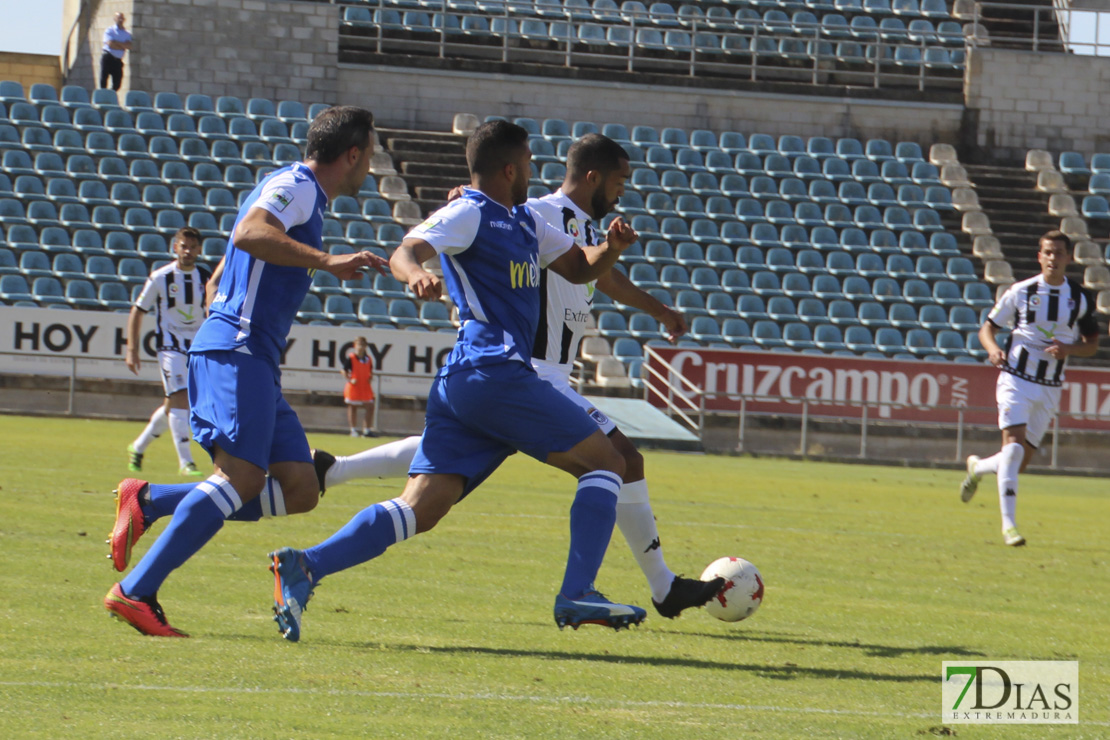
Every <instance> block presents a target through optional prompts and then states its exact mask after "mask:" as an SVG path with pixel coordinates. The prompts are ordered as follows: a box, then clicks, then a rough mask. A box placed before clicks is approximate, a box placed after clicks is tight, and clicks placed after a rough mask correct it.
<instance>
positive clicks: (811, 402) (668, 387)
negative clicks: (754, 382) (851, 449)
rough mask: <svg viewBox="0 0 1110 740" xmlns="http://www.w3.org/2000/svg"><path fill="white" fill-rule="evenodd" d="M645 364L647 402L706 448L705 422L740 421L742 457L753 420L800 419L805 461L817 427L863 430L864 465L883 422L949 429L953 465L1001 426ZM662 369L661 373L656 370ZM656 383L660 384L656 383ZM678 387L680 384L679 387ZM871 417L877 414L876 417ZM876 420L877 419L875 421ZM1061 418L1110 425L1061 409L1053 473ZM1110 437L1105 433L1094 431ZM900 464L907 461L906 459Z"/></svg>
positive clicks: (655, 359) (963, 412)
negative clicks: (902, 416) (977, 436)
mask: <svg viewBox="0 0 1110 740" xmlns="http://www.w3.org/2000/svg"><path fill="white" fill-rule="evenodd" d="M644 352H645V361H644V365H643V374H644V388H643V392H644V400H646V401H648V402H649V403H651V402H652V401H653V399H654V400H655V401H656V402H659V403H661V405H662V406H663V410H664V412H665V413H667V414H668V415H669V416H670V417H671V418H672V419H676V420H677V421H679V422H680V423H682V424H684V425H685V426H687V427H689V428H690V430H691V431H693V432H694V433H695V434H697V435H698V438H699V439H700V440H701V441H702V442H703V443H704V442H705V440H706V434H707V429H706V419H707V418H708V417H709V416H717V417H729V416H736V417H737V427H736V429H737V436H736V440H737V441H736V447H735V450H736V451H737V452H746V451H750V449H749V446H748V444H747V440H746V435H747V426H748V421H749V419H750V418H751V417H764V418H775V417H779V418H781V417H791V418H795V419H797V420H798V424H799V429H798V435H799V436H798V450H799V453H800V456H801V457H802V458H806V457H809V456H810V444H809V442H810V435H811V432H812V426H813V424H814V423H815V422H833V423H837V422H839V423H841V424H843V432H842V433H850V430H851V428H852V427H853V426H854V425H856V424H858V425H859V435H858V438H859V448H858V449H859V452H858V454H857V455H856V457H858V458H859V459H861V460H866V459H877V458H875V457H874V456H873V454H872V453H873V452H874V447H873V445H871V446H869V445H870V440H869V430H870V429H871V428H873V427H874V426H875V425H876V424H879V423H882V424H883V425H884V426H887V427H889V426H891V425H892V424H895V425H898V426H900V427H903V428H907V429H908V428H911V427H912V428H932V429H942V430H943V429H949V430H951V431H953V432H954V440H953V445H954V447H953V455H952V457H951V460H952V461H953V462H961V461H963V460H964V459H965V454H966V452H965V449H964V442H965V436H966V434H967V432H968V431H969V430H972V429H974V430H992V431H994V430H997V427H995V426H993V425H988V424H972V423H969V422H968V421H967V419H966V416H967V415H968V414H972V413H976V412H978V413H979V414H980V415H981V414H983V413H989V414H994V413H996V411H997V410H996V408H995V407H994V406H989V407H988V406H954V405H936V406H930V409H933V410H936V411H938V412H942V411H948V412H955V416H956V421H955V423H951V422H898V421H893V422H892V421H890V420H889V419H884V418H883V417H884V416H885V415H886V414H884V413H883V411H884V410H885V411H890V410H897V409H909V408H914V407H913V406H911V405H909V404H901V403H896V402H891V401H878V402H872V401H824V400H817V399H812V398H807V397H788V396H781V395H774V394H766V395H757V394H741V393H722V392H712V393H709V392H706V391H704V390H703V389H701V388H700V387H698V386H697V385H696V384H695V383H693V382H692V381H691V380H690V379H689V378H686V377H685V376H683V375H682V374H681V373H679V372H677V371H676V370H675V368H674V366H673V365H671V364H670V363H668V362H667V361H666V360H665V359H664V358H663V357H662V356H661V355H659V353H657V352H656V351H655V350H654V349H653V348H652V347H651V346H650V345H648V346H645V347H644ZM655 364H658V365H659V367H660V368H662V370H659V369H657V368H656V367H654V365H655ZM653 381H655V382H653ZM676 383H677V384H678V385H677V386H676ZM722 399H723V400H728V401H733V402H738V403H739V410H738V411H723V410H710V409H708V408H707V407H708V405H709V404H708V403H707V402H711V401H717V400H722ZM786 402H788V403H792V404H794V405H796V406H797V407H798V412H797V413H793V414H785V413H782V412H781V411H752V410H751V409H750V408H749V405H750V404H757V403H786ZM830 406H837V407H844V406H848V407H851V408H858V409H859V410H860V415H859V416H858V417H844V416H841V415H834V414H825V415H822V414H815V413H814V409H820V408H821V407H830ZM872 412H878V413H875V414H874V415H873V414H872ZM876 417H877V418H876ZM1061 418H1073V419H1084V420H1097V421H1110V415H1106V414H1084V413H1070V412H1068V411H1066V410H1065V409H1063V408H1061V409H1060V411H1059V412H1058V413H1057V414H1056V416H1055V417H1053V420H1052V429H1051V433H1052V442H1051V447H1050V448H1049V454H1050V462H1049V467H1050V468H1051V469H1053V470H1057V469H1060V466H1059V459H1060V434H1059V430H1060V427H1059V420H1060V419H1061ZM1095 433H1100V434H1105V433H1104V432H1095ZM900 459H905V458H904V457H902V458H900Z"/></svg>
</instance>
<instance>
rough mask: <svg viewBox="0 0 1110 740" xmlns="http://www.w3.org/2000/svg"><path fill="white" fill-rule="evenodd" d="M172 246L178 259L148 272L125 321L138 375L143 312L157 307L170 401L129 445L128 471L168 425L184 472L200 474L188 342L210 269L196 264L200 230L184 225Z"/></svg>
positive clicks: (200, 314)
mask: <svg viewBox="0 0 1110 740" xmlns="http://www.w3.org/2000/svg"><path fill="white" fill-rule="evenodd" d="M171 248H172V250H173V254H174V257H175V259H174V261H173V262H171V263H169V264H168V265H164V266H163V267H159V268H158V269H157V270H155V271H154V272H152V273H151V274H150V277H149V278H147V281H146V284H145V285H144V286H143V290H142V292H141V293H139V298H138V300H136V301H135V305H134V306H132V307H131V315H130V316H129V317H128V319H127V354H126V357H125V360H124V361H125V362H126V363H127V367H128V369H130V370H131V372H133V373H135V374H136V375H137V374H138V373H139V367H140V365H141V360H140V359H139V348H140V345H141V344H142V335H141V333H140V330H141V328H142V323H143V315H144V314H147V313H150V312H151V311H154V326H155V346H156V349H157V351H158V366H159V367H160V368H161V369H162V387H163V388H164V389H165V391H166V400H165V403H163V404H162V405H161V406H159V407H158V408H157V409H155V411H154V414H153V415H151V417H150V422H149V423H148V424H147V425H146V428H144V429H143V431H142V434H140V435H139V436H138V437H136V438H135V441H134V442H132V443H131V444H130V445H128V447H127V453H128V457H129V459H128V466H127V467H128V469H129V470H132V471H135V472H138V471H140V470H142V469H143V454H144V453H145V452H146V448H147V446H148V445H149V444H150V443H151V442H152V441H154V439H155V438H156V437H158V436H159V435H161V434H162V432H164V431H166V429H167V428H169V430H170V433H171V434H172V435H173V443H174V446H175V447H176V448H177V459H178V462H179V464H180V466H181V474H182V475H201V472H200V471H199V470H198V469H197V466H196V463H194V462H193V453H192V451H191V450H190V449H189V441H190V439H191V438H192V437H191V434H190V432H189V395H188V386H187V378H188V372H187V371H188V356H187V354H186V353H187V352H188V350H189V345H190V344H192V341H193V337H195V336H196V333H197V329H199V328H200V324H201V322H202V321H204V310H205V286H206V284H207V282H208V280H209V272H208V269H207V268H206V267H204V266H202V265H198V264H197V255H199V254H200V232H198V231H197V230H196V229H193V228H190V227H188V226H187V227H185V228H183V229H178V230H177V233H176V234H174V235H173V239H172V241H171Z"/></svg>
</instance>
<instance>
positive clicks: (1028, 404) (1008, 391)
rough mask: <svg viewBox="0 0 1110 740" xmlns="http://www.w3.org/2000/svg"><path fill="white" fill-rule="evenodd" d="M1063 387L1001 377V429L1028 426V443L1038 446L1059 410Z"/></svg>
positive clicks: (998, 387) (1007, 375)
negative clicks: (1021, 425)
mask: <svg viewBox="0 0 1110 740" xmlns="http://www.w3.org/2000/svg"><path fill="white" fill-rule="evenodd" d="M1060 390H1061V388H1060V386H1055V387H1054V386H1050V385H1041V384H1040V383H1033V382H1030V381H1028V380H1024V379H1022V378H1019V377H1017V376H1014V375H1011V374H1010V373H1007V372H1000V373H999V374H998V384H997V385H996V386H995V397H996V398H997V399H998V428H999V429H1006V428H1007V427H1012V426H1017V425H1018V424H1024V425H1025V441H1027V442H1028V443H1029V444H1031V445H1032V446H1034V447H1039V446H1040V444H1041V439H1043V438H1044V433H1045V432H1047V431H1048V428H1049V426H1051V425H1052V419H1053V417H1055V416H1056V412H1057V410H1059V408H1060Z"/></svg>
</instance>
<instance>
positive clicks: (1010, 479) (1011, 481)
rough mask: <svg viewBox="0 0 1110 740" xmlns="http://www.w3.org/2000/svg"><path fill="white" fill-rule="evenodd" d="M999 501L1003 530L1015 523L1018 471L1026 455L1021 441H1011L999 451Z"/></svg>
mask: <svg viewBox="0 0 1110 740" xmlns="http://www.w3.org/2000/svg"><path fill="white" fill-rule="evenodd" d="M998 456H999V458H1000V460H999V462H998V503H999V506H1000V508H1001V509H1002V530H1003V531H1005V530H1007V529H1009V528H1010V527H1014V526H1016V525H1015V524H1014V515H1015V514H1016V513H1017V492H1018V471H1019V470H1020V469H1021V461H1022V459H1023V458H1024V457H1025V448H1024V446H1023V445H1022V444H1021V443H1019V442H1011V443H1010V444H1008V445H1006V446H1005V447H1003V448H1002V452H1000V453H998Z"/></svg>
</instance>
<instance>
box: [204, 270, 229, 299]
mask: <svg viewBox="0 0 1110 740" xmlns="http://www.w3.org/2000/svg"><path fill="white" fill-rule="evenodd" d="M226 259H227V258H226V257H220V261H219V262H218V263H217V264H216V269H215V270H213V271H212V275H211V276H209V278H208V281H207V282H206V283H205V284H204V310H205V311H207V310H208V309H209V308H211V307H212V302H213V301H214V300H216V293H218V292H219V291H220V277H221V276H222V275H223V274H224V261H225V260H226Z"/></svg>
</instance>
